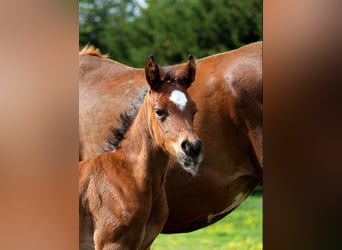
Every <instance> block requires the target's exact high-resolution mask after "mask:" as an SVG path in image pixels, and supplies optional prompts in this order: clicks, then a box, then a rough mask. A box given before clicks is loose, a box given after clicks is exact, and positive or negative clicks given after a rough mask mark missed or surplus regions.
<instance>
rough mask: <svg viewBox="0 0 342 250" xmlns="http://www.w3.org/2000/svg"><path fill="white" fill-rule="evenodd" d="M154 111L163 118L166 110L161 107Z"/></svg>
mask: <svg viewBox="0 0 342 250" xmlns="http://www.w3.org/2000/svg"><path fill="white" fill-rule="evenodd" d="M154 112H155V113H156V115H157V116H158V118H163V117H165V116H166V111H164V110H162V109H155V111H154Z"/></svg>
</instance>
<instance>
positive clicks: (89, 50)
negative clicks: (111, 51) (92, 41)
mask: <svg viewBox="0 0 342 250" xmlns="http://www.w3.org/2000/svg"><path fill="white" fill-rule="evenodd" d="M79 55H91V56H98V57H103V58H108V54H102V53H101V52H100V49H98V48H96V47H95V46H94V45H89V44H87V45H86V46H84V48H83V49H82V50H81V51H80V52H79Z"/></svg>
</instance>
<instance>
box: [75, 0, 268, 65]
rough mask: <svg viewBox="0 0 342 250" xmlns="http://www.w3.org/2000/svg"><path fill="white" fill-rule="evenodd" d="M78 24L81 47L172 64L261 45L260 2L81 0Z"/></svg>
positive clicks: (127, 59)
mask: <svg viewBox="0 0 342 250" xmlns="http://www.w3.org/2000/svg"><path fill="white" fill-rule="evenodd" d="M79 25H80V26H79V46H80V48H82V47H83V46H85V45H86V44H92V45H95V46H96V47H98V48H99V49H100V50H101V52H102V53H108V54H109V56H110V58H112V59H114V60H116V61H119V62H121V63H125V64H128V65H130V66H136V67H143V65H144V63H145V60H146V58H147V56H148V55H149V54H153V55H154V56H155V57H156V59H157V61H158V62H159V63H161V64H162V65H170V64H175V63H180V62H184V61H185V60H186V59H187V55H188V54H190V53H191V54H192V55H194V56H195V57H196V58H202V57H204V56H208V55H212V54H215V53H219V52H223V51H227V50H231V49H235V48H238V47H241V46H242V45H244V44H247V43H250V42H255V41H260V40H262V0H145V1H144V0H79Z"/></svg>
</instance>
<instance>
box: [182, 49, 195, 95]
mask: <svg viewBox="0 0 342 250" xmlns="http://www.w3.org/2000/svg"><path fill="white" fill-rule="evenodd" d="M195 74H196V61H195V58H194V57H193V56H192V55H189V62H188V64H187V65H186V66H185V69H184V70H183V71H182V72H181V73H180V74H179V76H178V80H179V81H180V82H181V83H182V84H183V86H184V87H186V88H189V87H190V86H191V83H192V82H193V81H194V80H195Z"/></svg>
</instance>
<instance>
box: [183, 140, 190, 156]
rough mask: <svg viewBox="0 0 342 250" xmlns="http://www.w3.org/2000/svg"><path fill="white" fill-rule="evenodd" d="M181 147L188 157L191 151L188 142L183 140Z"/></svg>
mask: <svg viewBox="0 0 342 250" xmlns="http://www.w3.org/2000/svg"><path fill="white" fill-rule="evenodd" d="M181 146H182V149H183V151H184V153H186V154H187V155H189V154H190V151H191V144H190V142H189V141H188V140H185V141H183V142H182V144H181Z"/></svg>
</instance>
